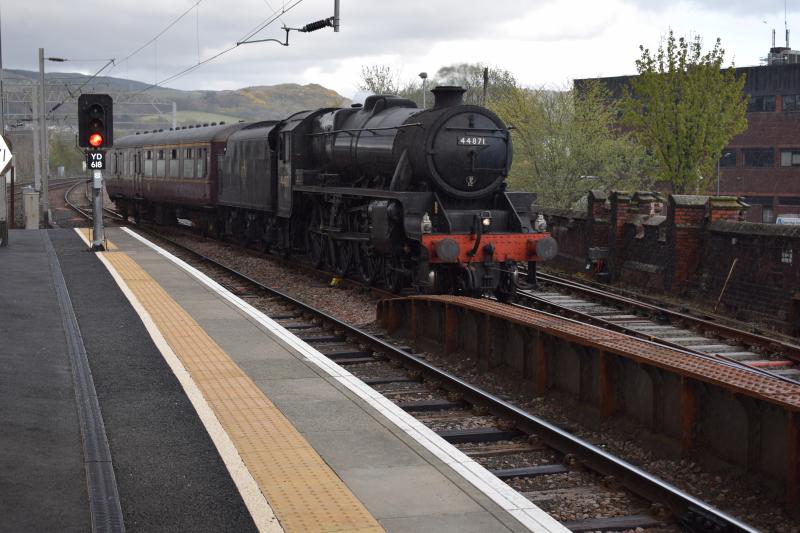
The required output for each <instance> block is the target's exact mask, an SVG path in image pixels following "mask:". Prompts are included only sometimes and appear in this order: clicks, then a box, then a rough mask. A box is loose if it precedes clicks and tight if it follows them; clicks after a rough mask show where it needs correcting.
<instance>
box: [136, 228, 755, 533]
mask: <svg viewBox="0 0 800 533" xmlns="http://www.w3.org/2000/svg"><path fill="white" fill-rule="evenodd" d="M144 231H145V232H146V233H148V234H150V235H152V236H154V237H156V238H158V239H160V240H162V241H165V242H166V243H168V245H169V246H170V247H172V248H173V249H175V250H177V252H176V253H177V254H178V255H179V256H183V258H184V259H186V260H188V261H191V262H192V263H194V264H198V263H200V264H201V265H202V268H203V270H204V271H206V273H207V274H209V275H210V276H212V277H213V278H215V279H216V281H218V282H220V283H221V284H223V285H224V286H226V287H227V288H228V289H229V290H230V291H231V292H233V293H234V294H236V295H238V296H239V297H241V298H243V299H246V300H247V301H248V302H250V303H251V304H252V305H254V306H256V307H257V308H259V309H261V310H262V311H264V312H265V313H266V314H267V315H268V316H270V317H271V318H272V319H273V320H275V321H277V322H278V323H279V324H281V325H282V326H283V327H285V328H286V329H287V330H289V331H291V332H293V333H294V334H295V335H297V336H299V337H300V338H301V339H303V340H304V341H305V342H307V343H309V344H311V345H312V346H314V347H315V348H317V349H318V350H319V351H320V352H321V353H323V354H324V355H326V356H327V357H328V358H330V359H331V360H332V361H334V362H336V363H337V364H339V365H341V366H343V367H345V368H346V369H347V370H348V371H350V372H351V373H352V374H354V375H355V376H357V377H358V378H360V379H361V380H362V381H364V382H365V383H366V384H368V385H370V386H372V387H373V388H374V389H375V390H377V391H378V392H380V393H381V394H383V395H384V396H385V397H386V398H388V399H390V400H391V401H393V402H394V403H395V404H396V405H398V406H399V407H400V408H402V409H404V410H405V411H406V412H408V413H410V414H412V415H413V416H414V417H416V418H417V419H418V420H419V421H421V422H422V423H424V424H425V425H426V426H427V427H429V428H430V429H431V430H432V431H434V432H435V433H437V434H438V435H439V436H440V437H442V438H443V439H445V440H447V441H448V442H450V443H452V444H453V445H454V446H456V447H457V448H459V449H460V450H461V451H462V452H463V453H465V454H466V455H467V456H469V457H471V458H473V459H474V460H475V461H477V462H478V463H480V464H481V465H483V466H484V467H486V468H487V469H488V470H489V471H491V472H492V473H493V474H494V475H496V476H497V477H498V478H499V479H501V480H503V481H505V482H506V483H508V484H509V485H511V486H512V487H514V488H515V489H517V490H518V491H520V492H521V493H522V494H523V495H524V496H526V497H527V498H528V499H530V500H531V501H533V502H535V503H536V504H537V505H539V506H540V507H542V508H543V509H545V510H546V511H548V512H550V513H551V514H553V515H554V516H555V517H556V519H559V520H561V521H562V523H563V524H564V525H565V526H566V527H568V528H569V529H571V530H573V531H598V530H602V531H608V530H615V531H619V530H626V529H636V528H643V529H649V528H654V529H656V530H658V531H685V530H689V531H697V532H701V531H702V532H707V531H719V532H723V531H726V532H727V531H755V530H754V529H752V528H750V527H749V526H747V525H745V524H743V523H741V522H739V521H737V520H736V519H735V518H732V517H731V516H729V515H726V514H724V513H722V512H720V511H718V510H716V509H714V508H713V507H712V506H711V505H709V504H707V503H705V502H703V501H701V500H699V499H697V498H694V497H692V496H691V495H689V494H686V493H685V492H682V491H680V490H679V489H677V488H676V487H674V486H672V485H670V484H668V483H666V482H664V481H662V480H659V479H657V478H655V477H654V476H652V475H650V474H648V473H647V472H644V471H642V470H640V469H639V468H637V467H635V466H633V465H631V464H629V463H627V462H625V461H623V460H622V459H620V458H618V457H615V456H613V455H611V454H609V453H608V452H606V451H604V450H602V449H600V448H598V447H596V446H593V445H591V444H589V443H588V442H585V441H583V440H581V439H579V438H578V437H575V436H574V435H571V434H570V433H568V432H566V431H563V430H561V429H559V428H558V427H556V426H554V425H552V424H550V423H548V422H547V421H546V420H543V419H541V418H538V417H536V416H533V415H531V414H530V413H528V412H526V411H524V410H522V409H520V408H518V407H516V406H514V405H512V404H510V403H509V402H506V401H504V400H502V399H500V398H498V397H496V396H494V395H492V394H490V393H488V392H486V391H483V390H481V389H479V388H477V387H475V386H473V385H471V384H470V383H467V382H465V381H464V380H462V379H460V378H458V377H457V376H455V375H453V374H450V373H448V372H445V371H443V370H441V369H439V368H436V367H435V366H433V365H431V364H430V363H428V362H427V361H425V359H424V358H423V357H422V356H421V355H420V354H415V352H414V350H413V349H412V348H411V347H408V346H402V345H397V344H395V343H394V342H392V341H391V340H390V339H389V338H388V337H387V336H386V335H385V333H384V332H383V331H381V330H379V329H377V327H375V326H371V327H369V328H358V327H355V326H353V325H351V324H348V323H345V322H343V321H341V320H339V319H337V318H335V317H333V316H331V315H329V314H327V313H325V312H323V311H320V310H318V309H316V308H314V307H312V306H310V305H308V304H306V303H304V302H301V301H299V300H297V299H295V298H293V297H291V296H290V295H288V294H285V293H283V292H281V291H280V290H278V289H275V288H271V287H268V286H265V285H264V284H262V283H260V282H258V281H256V280H254V279H252V278H251V277H249V276H248V275H246V274H243V273H241V272H239V271H237V270H235V269H233V268H230V267H228V266H226V265H224V264H222V263H220V262H218V261H216V260H214V259H212V258H209V257H207V256H205V255H203V254H202V253H199V252H197V251H195V250H193V249H191V248H190V247H187V246H185V245H183V244H180V243H178V242H175V241H174V240H172V239H169V238H166V237H164V236H161V235H158V234H156V233H154V232H153V231H150V230H146V229H145V230H144ZM598 502H599V503H598ZM565 508H566V509H569V510H570V512H574V511H575V510H576V509H577V510H578V511H577V512H578V515H579V516H581V518H578V519H576V518H575V517H574V516H571V515H565V514H564V511H563V510H564V509H565ZM598 508H601V509H602V510H603V511H602V512H597V509H598Z"/></svg>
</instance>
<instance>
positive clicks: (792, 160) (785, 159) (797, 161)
mask: <svg viewBox="0 0 800 533" xmlns="http://www.w3.org/2000/svg"><path fill="white" fill-rule="evenodd" d="M781 166H782V167H800V148H790V149H788V150H781Z"/></svg>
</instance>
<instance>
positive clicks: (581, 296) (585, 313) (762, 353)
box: [516, 272, 800, 383]
mask: <svg viewBox="0 0 800 533" xmlns="http://www.w3.org/2000/svg"><path fill="white" fill-rule="evenodd" d="M537 281H538V282H539V286H538V287H537V288H536V289H532V290H520V291H518V292H517V295H516V298H517V303H519V304H522V305H524V306H527V307H532V308H535V309H541V310H546V311H549V312H553V313H556V314H559V315H561V316H566V317H569V318H573V319H576V320H579V321H582V322H586V323H590V324H593V325H596V326H600V327H603V328H606V329H610V330H613V331H619V332H622V333H625V334H628V335H631V336H634V337H638V338H643V339H646V340H649V341H652V342H656V343H658V344H662V345H665V346H669V347H671V348H675V349H677V350H681V351H683V352H687V353H692V354H694V355H697V356H699V357H711V358H714V359H718V360H722V361H724V362H726V363H728V364H730V365H735V366H739V367H745V368H747V369H749V370H751V371H753V372H758V373H762V374H769V375H770V376H773V377H775V378H776V379H780V380H782V381H788V382H792V383H800V346H798V345H796V344H792V343H790V342H787V341H783V340H778V339H774V338H770V337H766V336H764V335H760V334H757V333H752V332H748V331H745V330H742V329H738V328H735V327H732V326H728V325H725V324H720V323H717V322H712V321H710V320H707V319H703V318H698V317H693V316H691V315H689V314H686V313H681V312H678V311H674V310H671V309H668V308H666V307H662V306H658V305H654V304H650V303H646V302H642V301H638V300H635V299H633V298H629V297H626V296H621V295H618V294H615V293H611V292H609V291H604V290H602V289H598V288H595V287H591V286H588V285H585V284H582V283H578V282H575V281H572V280H568V279H564V278H561V277H558V276H554V275H551V274H544V273H541V272H539V273H537Z"/></svg>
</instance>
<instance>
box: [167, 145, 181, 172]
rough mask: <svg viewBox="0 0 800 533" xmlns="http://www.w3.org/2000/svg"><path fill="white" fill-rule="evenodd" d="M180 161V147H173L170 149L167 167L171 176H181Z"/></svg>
mask: <svg viewBox="0 0 800 533" xmlns="http://www.w3.org/2000/svg"><path fill="white" fill-rule="evenodd" d="M179 165H180V161H178V149H177V148H172V149H170V150H169V166H168V168H167V175H168V176H169V177H171V178H177V177H179V176H180V172H179V171H180V167H179Z"/></svg>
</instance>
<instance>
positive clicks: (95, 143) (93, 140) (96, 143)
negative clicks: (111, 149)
mask: <svg viewBox="0 0 800 533" xmlns="http://www.w3.org/2000/svg"><path fill="white" fill-rule="evenodd" d="M89 146H91V147H92V148H94V149H95V150H96V149H98V148H100V147H102V146H103V136H102V135H101V134H100V133H96V132H95V133H92V134H91V135H89Z"/></svg>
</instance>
